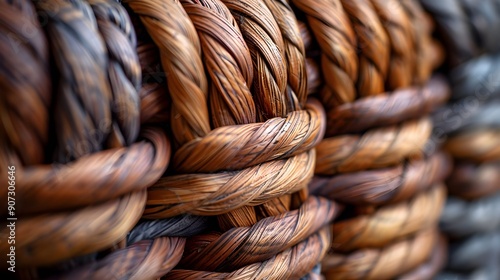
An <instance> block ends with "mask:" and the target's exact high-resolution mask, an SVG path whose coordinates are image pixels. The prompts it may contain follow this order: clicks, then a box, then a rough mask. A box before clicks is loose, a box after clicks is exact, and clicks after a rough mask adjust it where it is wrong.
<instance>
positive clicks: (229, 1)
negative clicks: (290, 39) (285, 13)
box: [222, 0, 288, 121]
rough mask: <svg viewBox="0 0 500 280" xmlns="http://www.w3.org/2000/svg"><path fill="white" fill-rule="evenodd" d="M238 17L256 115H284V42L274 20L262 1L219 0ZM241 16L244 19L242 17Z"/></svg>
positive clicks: (271, 116) (285, 70) (285, 81)
mask: <svg viewBox="0 0 500 280" xmlns="http://www.w3.org/2000/svg"><path fill="white" fill-rule="evenodd" d="M222 2H223V3H224V4H225V5H226V6H227V8H228V9H229V10H230V11H231V13H232V14H233V16H234V17H235V18H238V19H240V20H239V21H238V24H239V27H240V30H241V32H242V34H243V37H244V39H245V41H246V42H247V44H248V47H249V49H250V54H251V56H252V61H253V65H254V66H255V67H254V69H253V70H254V77H255V78H254V80H253V87H254V91H253V93H254V98H255V101H256V105H257V108H258V110H257V111H258V112H260V114H259V116H258V119H259V120H260V121H265V120H267V119H269V118H273V117H284V116H285V115H286V113H287V112H288V110H287V98H286V94H285V90H286V86H287V69H286V63H284V62H285V59H284V42H283V38H282V34H281V32H280V29H279V26H278V23H277V22H276V21H275V18H274V16H273V14H272V13H271V11H270V10H269V8H268V7H267V6H266V5H265V2H264V1H258V0H244V1H237V0H222ZM242 19H244V20H242Z"/></svg>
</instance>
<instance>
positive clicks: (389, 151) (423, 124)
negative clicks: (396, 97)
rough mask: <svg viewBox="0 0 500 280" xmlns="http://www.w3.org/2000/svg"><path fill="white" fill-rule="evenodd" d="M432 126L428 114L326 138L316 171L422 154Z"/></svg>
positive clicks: (365, 165) (380, 163)
mask: <svg viewBox="0 0 500 280" xmlns="http://www.w3.org/2000/svg"><path fill="white" fill-rule="evenodd" d="M431 130H432V124H431V122H430V120H429V119H428V118H422V119H420V120H417V121H410V122H407V123H404V124H402V125H397V126H390V127H384V128H379V129H372V130H370V131H368V132H366V133H364V134H362V135H343V136H336V137H332V138H326V139H324V140H323V141H322V142H321V143H319V144H318V146H317V148H316V151H317V153H318V156H317V160H316V170H315V172H316V174H320V175H333V174H336V173H339V172H340V173H344V172H353V171H360V170H363V169H372V168H381V167H387V166H390V165H394V164H398V163H400V162H402V161H403V160H404V159H405V158H408V157H419V156H420V155H421V154H422V151H423V147H424V145H425V143H426V142H427V140H428V138H429V136H430V134H431Z"/></svg>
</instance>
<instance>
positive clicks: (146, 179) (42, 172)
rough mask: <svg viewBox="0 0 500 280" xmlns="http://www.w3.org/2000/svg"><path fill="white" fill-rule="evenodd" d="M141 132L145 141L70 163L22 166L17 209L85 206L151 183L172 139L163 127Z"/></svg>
mask: <svg viewBox="0 0 500 280" xmlns="http://www.w3.org/2000/svg"><path fill="white" fill-rule="evenodd" d="M142 134H143V135H144V137H145V138H146V139H147V140H148V141H147V142H146V141H143V142H139V143H136V144H134V145H132V146H130V147H127V148H117V149H111V150H106V151H102V152H99V153H94V154H92V155H89V156H86V157H83V158H81V159H79V160H77V161H74V162H72V163H70V164H68V165H60V166H59V165H47V166H34V167H26V168H24V169H23V170H20V171H19V172H18V178H17V180H16V197H17V198H18V200H19V202H18V206H19V210H18V213H19V214H28V213H32V214H34V213H40V212H41V211H54V210H61V209H69V208H72V207H78V206H86V205H90V204H93V203H97V202H104V201H107V200H109V199H113V198H117V197H119V196H121V195H124V194H127V193H130V192H135V191H140V190H143V189H145V188H146V187H148V186H149V185H151V184H153V183H154V182H155V181H156V180H158V178H159V177H160V176H161V175H162V174H163V172H164V171H165V169H166V166H167V165H168V160H169V154H170V145H169V142H168V139H167V138H166V135H165V134H164V133H163V132H162V131H161V130H159V129H146V130H143V132H142ZM103 167H105V168H103ZM82 186H85V187H82ZM89 194H92V195H89ZM2 211H4V210H2ZM3 213H5V212H3Z"/></svg>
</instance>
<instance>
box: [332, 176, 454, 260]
mask: <svg viewBox="0 0 500 280" xmlns="http://www.w3.org/2000/svg"><path fill="white" fill-rule="evenodd" d="M445 198H446V191H445V188H444V186H442V185H435V186H434V188H432V189H431V190H429V191H426V192H424V193H422V194H419V195H417V196H415V197H413V198H412V199H410V200H409V201H405V202H402V203H399V204H394V205H388V206H384V207H381V208H379V209H377V210H376V212H375V213H373V214H370V215H362V216H357V217H355V218H352V219H349V220H345V221H340V222H336V223H335V224H333V226H332V235H333V240H332V249H333V250H335V251H341V252H346V251H351V250H355V249H366V248H374V247H375V248H378V247H382V246H385V245H387V244H389V243H390V242H392V241H393V240H397V239H400V238H402V237H405V236H408V235H410V234H414V233H416V232H417V231H420V230H423V229H426V228H430V227H436V226H437V222H438V220H439V216H440V214H441V209H442V208H443V206H444V201H445Z"/></svg>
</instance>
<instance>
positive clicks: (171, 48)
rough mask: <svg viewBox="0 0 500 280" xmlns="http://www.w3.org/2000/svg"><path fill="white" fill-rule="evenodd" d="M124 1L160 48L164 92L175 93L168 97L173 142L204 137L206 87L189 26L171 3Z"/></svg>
mask: <svg viewBox="0 0 500 280" xmlns="http://www.w3.org/2000/svg"><path fill="white" fill-rule="evenodd" d="M124 2H125V3H126V4H127V5H128V6H129V7H130V8H131V9H132V10H133V11H134V13H135V14H137V15H138V16H139V17H140V19H141V21H142V23H143V24H144V26H145V27H146V29H147V31H148V33H149V35H150V36H151V38H152V39H153V40H154V42H155V44H156V45H157V46H158V48H159V49H160V54H161V62H162V66H163V70H164V71H165V72H166V73H167V78H168V89H169V91H170V92H174V93H176V94H171V98H172V113H171V114H172V116H173V117H172V118H171V125H172V131H173V135H174V137H175V139H176V141H177V142H178V143H185V142H188V141H190V140H192V139H195V138H196V137H202V136H204V135H206V134H207V133H208V132H209V131H210V121H209V116H208V107H207V106H206V104H207V91H208V85H207V81H206V77H205V71H204V70H203V64H202V61H201V57H200V52H201V49H200V41H199V38H198V35H197V33H196V30H195V28H194V26H193V23H192V22H191V21H190V20H189V17H188V16H187V14H186V12H185V11H184V10H183V9H182V6H181V5H180V4H179V3H178V2H175V1H159V0H155V1H139V0H137V1H136V0H134V1H124ZM169 15H175V16H169ZM194 108H196V109H194Z"/></svg>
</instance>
